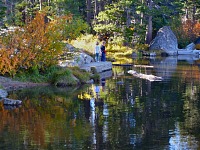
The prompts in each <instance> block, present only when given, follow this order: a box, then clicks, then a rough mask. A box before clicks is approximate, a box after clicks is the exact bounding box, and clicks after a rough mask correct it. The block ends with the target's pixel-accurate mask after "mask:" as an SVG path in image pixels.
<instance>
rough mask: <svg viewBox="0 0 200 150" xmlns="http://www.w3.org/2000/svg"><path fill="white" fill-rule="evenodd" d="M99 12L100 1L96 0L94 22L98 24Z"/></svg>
mask: <svg viewBox="0 0 200 150" xmlns="http://www.w3.org/2000/svg"><path fill="white" fill-rule="evenodd" d="M98 14H99V3H98V0H95V1H94V23H95V24H96V21H97V19H96V18H97V16H98Z"/></svg>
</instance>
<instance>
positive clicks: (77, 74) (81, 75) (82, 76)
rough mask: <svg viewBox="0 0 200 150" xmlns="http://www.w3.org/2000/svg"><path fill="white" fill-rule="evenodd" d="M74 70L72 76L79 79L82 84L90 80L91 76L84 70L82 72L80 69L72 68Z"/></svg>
mask: <svg viewBox="0 0 200 150" xmlns="http://www.w3.org/2000/svg"><path fill="white" fill-rule="evenodd" d="M70 69H71V70H72V74H73V75H74V76H75V77H76V78H78V79H79V81H80V82H81V83H86V82H87V81H88V80H89V79H90V74H89V73H88V72H86V71H84V70H81V69H80V68H78V67H73V68H70Z"/></svg>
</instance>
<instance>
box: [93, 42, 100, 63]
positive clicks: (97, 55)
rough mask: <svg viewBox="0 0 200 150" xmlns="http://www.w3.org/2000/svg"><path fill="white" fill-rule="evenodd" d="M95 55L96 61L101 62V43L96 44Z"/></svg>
mask: <svg viewBox="0 0 200 150" xmlns="http://www.w3.org/2000/svg"><path fill="white" fill-rule="evenodd" d="M94 53H95V60H96V61H97V62H99V60H100V53H101V49H100V46H99V42H96V45H95V49H94Z"/></svg>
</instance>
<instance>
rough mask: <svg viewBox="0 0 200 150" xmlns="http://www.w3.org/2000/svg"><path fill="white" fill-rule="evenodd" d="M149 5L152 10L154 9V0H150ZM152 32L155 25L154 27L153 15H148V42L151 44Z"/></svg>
mask: <svg viewBox="0 0 200 150" xmlns="http://www.w3.org/2000/svg"><path fill="white" fill-rule="evenodd" d="M148 7H149V9H150V10H151V9H152V0H148ZM152 32H153V27H152V16H151V15H149V16H148V25H147V32H146V42H145V43H146V44H150V42H151V41H152Z"/></svg>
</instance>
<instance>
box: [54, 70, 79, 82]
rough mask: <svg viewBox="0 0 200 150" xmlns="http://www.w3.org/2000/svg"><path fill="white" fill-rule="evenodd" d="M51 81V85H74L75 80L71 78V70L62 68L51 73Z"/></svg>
mask: <svg viewBox="0 0 200 150" xmlns="http://www.w3.org/2000/svg"><path fill="white" fill-rule="evenodd" d="M51 83H52V84H53V85H60V84H62V85H64V86H67V85H75V84H77V81H76V80H75V79H74V78H73V75H72V72H71V70H69V69H62V70H59V71H57V72H55V73H54V74H53V75H52V78H51Z"/></svg>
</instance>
